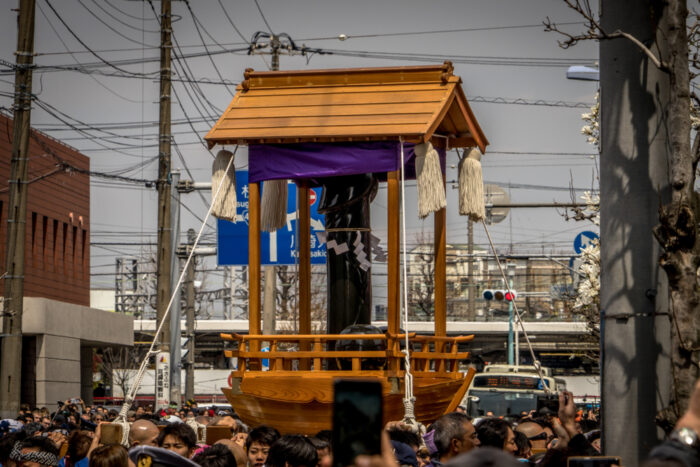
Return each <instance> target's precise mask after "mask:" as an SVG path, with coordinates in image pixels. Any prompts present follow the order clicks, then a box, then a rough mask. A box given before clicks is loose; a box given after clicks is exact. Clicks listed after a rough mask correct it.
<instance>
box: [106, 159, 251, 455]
mask: <svg viewBox="0 0 700 467" xmlns="http://www.w3.org/2000/svg"><path fill="white" fill-rule="evenodd" d="M237 151H238V146H236V149H235V150H234V151H233V155H234V156H235V155H236V152H237ZM233 160H234V157H233V156H232V157H231V158H230V159H229V162H228V166H227V167H226V170H225V171H224V173H227V172H228V170H229V168H230V167H231V165H232V164H233ZM225 180H226V177H222V179H221V182H220V183H219V186H218V187H216V192H214V195H213V196H212V199H211V204H210V205H209V210H208V211H207V215H206V216H204V220H203V221H202V226H201V227H200V228H199V232H198V233H197V237H196V238H195V240H194V243H193V244H192V248H191V249H190V252H189V254H188V255H187V261H185V265H184V266H183V268H182V272H181V273H180V278H179V279H178V281H177V284H176V285H175V287H174V288H173V289H172V290H173V291H172V295H171V296H170V301H169V302H168V306H167V308H166V309H165V313H163V318H162V319H161V321H160V324H159V325H158V329H157V330H156V335H155V337H154V338H153V342H151V346H150V347H149V348H148V352H147V353H146V356H145V357H144V358H143V361H142V362H141V366H139V371H138V372H137V373H136V378H134V384H133V385H132V386H131V388H130V389H129V392H128V393H127V395H126V397H125V398H124V405H122V408H121V411H120V412H119V416H118V417H117V418H116V420H115V423H120V422H126V417H127V412H129V409H130V408H131V404H133V402H134V398H135V397H136V391H138V389H139V387H140V386H141V382H142V380H143V375H144V373H145V372H146V366H147V365H148V361H149V359H150V357H151V356H152V355H155V354H156V353H157V352H156V351H155V350H154V348H155V345H156V343H157V342H158V337H159V336H160V332H161V330H162V328H163V325H164V324H165V323H166V321H167V319H166V318H167V317H168V314H169V313H170V308H171V307H172V306H173V302H174V301H175V297H176V296H177V292H178V290H179V289H180V286H181V285H182V282H183V280H184V278H185V274H186V273H187V267H188V266H189V264H190V262H191V261H192V257H193V256H194V251H195V249H196V248H197V244H198V243H199V239H200V238H201V236H202V232H203V231H204V227H206V225H207V220H209V216H210V215H211V211H212V208H213V207H214V203H215V202H216V198H217V197H218V196H219V192H220V191H221V187H222V186H224V181H225ZM212 188H213V187H212ZM123 433H124V434H123V436H122V438H124V437H127V436H128V430H124V432H123ZM122 441H123V440H122ZM122 444H123V442H122Z"/></svg>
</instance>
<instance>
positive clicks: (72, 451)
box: [68, 430, 92, 462]
mask: <svg viewBox="0 0 700 467" xmlns="http://www.w3.org/2000/svg"><path fill="white" fill-rule="evenodd" d="M91 443H92V438H91V437H90V435H88V432H87V431H80V430H75V431H74V432H73V433H71V434H70V436H69V437H68V455H69V456H70V459H71V462H77V461H79V460H80V459H82V458H84V457H85V456H87V454H88V450H89V449H90V444H91Z"/></svg>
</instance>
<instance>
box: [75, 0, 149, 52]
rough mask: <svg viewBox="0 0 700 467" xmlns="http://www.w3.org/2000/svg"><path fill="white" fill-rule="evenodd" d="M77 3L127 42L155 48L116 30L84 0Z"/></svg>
mask: <svg viewBox="0 0 700 467" xmlns="http://www.w3.org/2000/svg"><path fill="white" fill-rule="evenodd" d="M77 1H78V3H79V4H80V6H82V7H83V8H84V9H85V10H87V11H88V13H90V15H92V16H93V17H94V18H95V19H96V20H97V21H99V22H100V23H102V24H103V25H104V26H105V27H106V28H107V29H109V30H110V31H112V32H113V33H115V34H116V35H118V36H119V37H121V38H122V39H126V40H127V41H129V42H132V43H134V44H137V45H142V46H146V47H154V45H152V44H146V43H144V42H141V41H137V40H136V39H132V38H131V37H129V36H127V35H125V34H122V33H121V32H120V31H117V30H116V29H115V28H113V27H112V26H111V25H110V24H109V23H107V22H106V21H105V20H103V19H102V18H100V16H99V15H98V14H96V13H95V12H94V11H92V10H91V9H90V8H88V7H87V5H85V4H84V3H83V1H82V0H77Z"/></svg>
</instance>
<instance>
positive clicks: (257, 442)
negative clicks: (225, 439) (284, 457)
mask: <svg viewBox="0 0 700 467" xmlns="http://www.w3.org/2000/svg"><path fill="white" fill-rule="evenodd" d="M279 437H280V432H279V431H277V430H276V429H274V428H272V427H271V426H267V425H260V426H259V427H256V428H253V429H252V430H251V432H250V433H248V438H247V439H246V441H245V448H246V451H247V453H248V463H249V465H250V467H261V466H262V465H263V464H265V461H266V460H267V455H268V453H269V452H270V446H272V445H273V444H274V443H275V441H277V440H278V439H279Z"/></svg>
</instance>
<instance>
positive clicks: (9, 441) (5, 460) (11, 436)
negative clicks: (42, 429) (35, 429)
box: [0, 430, 27, 467]
mask: <svg viewBox="0 0 700 467" xmlns="http://www.w3.org/2000/svg"><path fill="white" fill-rule="evenodd" d="M26 437H27V434H26V433H25V432H24V431H22V430H19V431H15V432H12V433H7V434H5V435H4V436H0V464H1V465H2V466H3V467H15V466H16V465H17V463H18V462H19V460H20V459H19V447H20V446H21V445H22V441H23V440H24V439H25V438H26ZM15 446H17V451H15V452H14V456H12V457H11V455H12V454H13V450H14V449H15ZM13 457H14V459H13Z"/></svg>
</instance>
